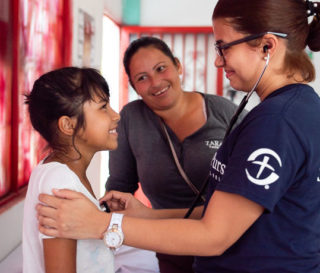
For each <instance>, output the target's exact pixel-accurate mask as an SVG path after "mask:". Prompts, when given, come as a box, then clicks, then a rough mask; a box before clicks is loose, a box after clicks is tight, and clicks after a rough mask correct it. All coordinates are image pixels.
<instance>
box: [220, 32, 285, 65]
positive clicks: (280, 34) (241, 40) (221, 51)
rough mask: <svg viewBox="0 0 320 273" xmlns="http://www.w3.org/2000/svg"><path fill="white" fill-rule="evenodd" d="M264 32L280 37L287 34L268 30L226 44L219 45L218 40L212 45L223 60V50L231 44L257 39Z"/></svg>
mask: <svg viewBox="0 0 320 273" xmlns="http://www.w3.org/2000/svg"><path fill="white" fill-rule="evenodd" d="M266 34H273V35H276V36H278V37H280V38H286V37H287V36H288V34H285V33H280V32H272V31H268V32H263V33H259V34H252V35H249V36H247V37H244V38H241V39H239V40H235V41H233V42H230V43H227V44H224V45H220V44H221V41H218V42H216V43H215V44H214V47H215V49H216V52H217V55H218V56H220V57H222V58H223V60H224V56H223V50H225V49H228V48H229V47H232V46H234V45H237V44H241V43H245V42H249V41H252V40H255V39H258V38H260V37H262V36H264V35H266Z"/></svg>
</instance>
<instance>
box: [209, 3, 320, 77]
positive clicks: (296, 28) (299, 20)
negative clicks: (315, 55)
mask: <svg viewBox="0 0 320 273" xmlns="http://www.w3.org/2000/svg"><path fill="white" fill-rule="evenodd" d="M315 3H316V2H315ZM309 4H310V3H309ZM311 4H312V3H311ZM312 6H313V12H314V17H313V21H312V22H311V24H308V13H307V9H308V1H307V2H306V1H305V0H264V1H262V0H219V1H218V3H217V5H216V7H215V9H214V11H213V15H212V19H218V18H226V19H227V20H228V22H230V24H231V25H232V27H234V29H235V30H237V31H239V32H242V33H244V34H258V33H263V32H267V31H273V32H281V33H286V34H288V39H287V40H288V44H287V51H286V56H285V63H284V71H288V72H289V77H291V76H293V74H294V72H295V71H300V72H301V75H302V77H303V79H304V80H305V81H307V82H310V81H313V80H314V79H315V69H314V66H313V64H312V62H311V61H310V58H309V57H308V55H307V54H306V53H305V51H304V49H305V48H306V46H309V48H310V49H311V50H312V51H320V22H319V18H320V2H318V3H317V5H312Z"/></svg>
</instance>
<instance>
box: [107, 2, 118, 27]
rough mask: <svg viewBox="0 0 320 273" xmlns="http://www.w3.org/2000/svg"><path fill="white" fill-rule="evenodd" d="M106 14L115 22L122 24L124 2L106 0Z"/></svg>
mask: <svg viewBox="0 0 320 273" xmlns="http://www.w3.org/2000/svg"><path fill="white" fill-rule="evenodd" d="M104 12H105V14H106V15H108V16H109V17H110V18H111V19H113V20H114V21H115V22H117V23H118V24H120V23H121V22H122V0H104Z"/></svg>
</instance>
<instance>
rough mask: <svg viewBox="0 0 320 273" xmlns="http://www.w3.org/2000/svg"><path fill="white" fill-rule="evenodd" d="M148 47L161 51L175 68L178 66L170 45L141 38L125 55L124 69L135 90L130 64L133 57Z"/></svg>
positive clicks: (148, 38)
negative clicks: (141, 49)
mask: <svg viewBox="0 0 320 273" xmlns="http://www.w3.org/2000/svg"><path fill="white" fill-rule="evenodd" d="M146 47H153V48H156V49H158V50H160V51H161V52H162V53H163V54H164V55H166V56H168V57H169V58H170V59H171V61H172V62H173V63H174V65H175V66H177V65H178V64H177V60H176V58H175V57H174V56H173V54H172V51H171V50H170V48H169V47H168V45H167V44H166V43H165V42H164V41H162V40H161V39H158V38H156V37H150V36H144V37H141V38H139V39H136V40H134V41H132V42H131V44H130V45H129V46H128V48H127V49H126V51H125V53H124V57H123V65H124V69H125V71H126V74H127V75H128V78H129V82H130V84H131V85H132V87H133V88H134V85H133V82H132V80H131V74H130V62H131V59H132V57H133V55H134V54H135V53H136V52H137V51H138V50H139V49H140V48H146Z"/></svg>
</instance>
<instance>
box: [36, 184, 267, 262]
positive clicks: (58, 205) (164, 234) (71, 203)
mask: <svg viewBox="0 0 320 273" xmlns="http://www.w3.org/2000/svg"><path fill="white" fill-rule="evenodd" d="M58 194H60V195H59V196H60V197H64V198H67V199H70V200H67V199H65V200H58V201H57V199H52V198H50V196H47V195H42V196H41V198H40V200H41V201H42V202H44V203H47V204H48V205H49V206H50V207H51V208H48V207H40V208H39V210H38V211H39V214H40V215H42V216H40V217H39V222H40V231H41V232H42V233H44V234H47V235H53V236H58V237H64V238H65V237H67V238H79V239H81V238H97V239H98V238H102V234H103V232H104V231H105V230H106V229H107V227H108V225H109V221H110V215H109V214H107V213H103V212H100V211H98V209H97V208H94V207H93V206H92V205H91V204H90V201H89V200H86V199H85V198H83V196H81V195H79V194H77V193H74V192H70V191H65V190H62V191H60V193H58ZM88 201H89V202H88ZM72 207H74V209H75V208H77V209H76V211H74V210H73V208H72ZM263 210H264V209H263V207H262V206H260V205H259V204H257V203H255V202H253V201H250V200H248V199H246V198H244V197H242V196H240V195H237V194H231V193H226V192H221V191H216V192H215V193H214V195H213V196H212V198H211V200H210V202H209V204H208V208H207V211H206V213H205V215H204V217H203V218H202V219H201V220H191V219H161V220H154V219H151V220H150V219H141V218H133V217H129V216H125V217H124V219H123V227H122V228H123V231H124V234H125V241H124V242H125V244H127V245H130V246H135V247H140V248H145V249H150V250H155V251H158V252H162V253H168V254H181V255H185V254H186V255H200V256H211V255H220V254H222V253H223V252H224V251H225V250H226V249H228V248H229V247H230V246H231V245H232V244H234V243H235V242H236V241H237V240H238V239H239V238H240V237H241V236H242V235H243V234H244V233H245V232H246V230H247V229H248V228H249V227H250V226H251V225H252V224H253V223H254V222H255V221H256V220H257V219H258V218H259V216H260V215H261V214H262V213H263ZM47 226H50V227H52V228H48V227H47Z"/></svg>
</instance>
